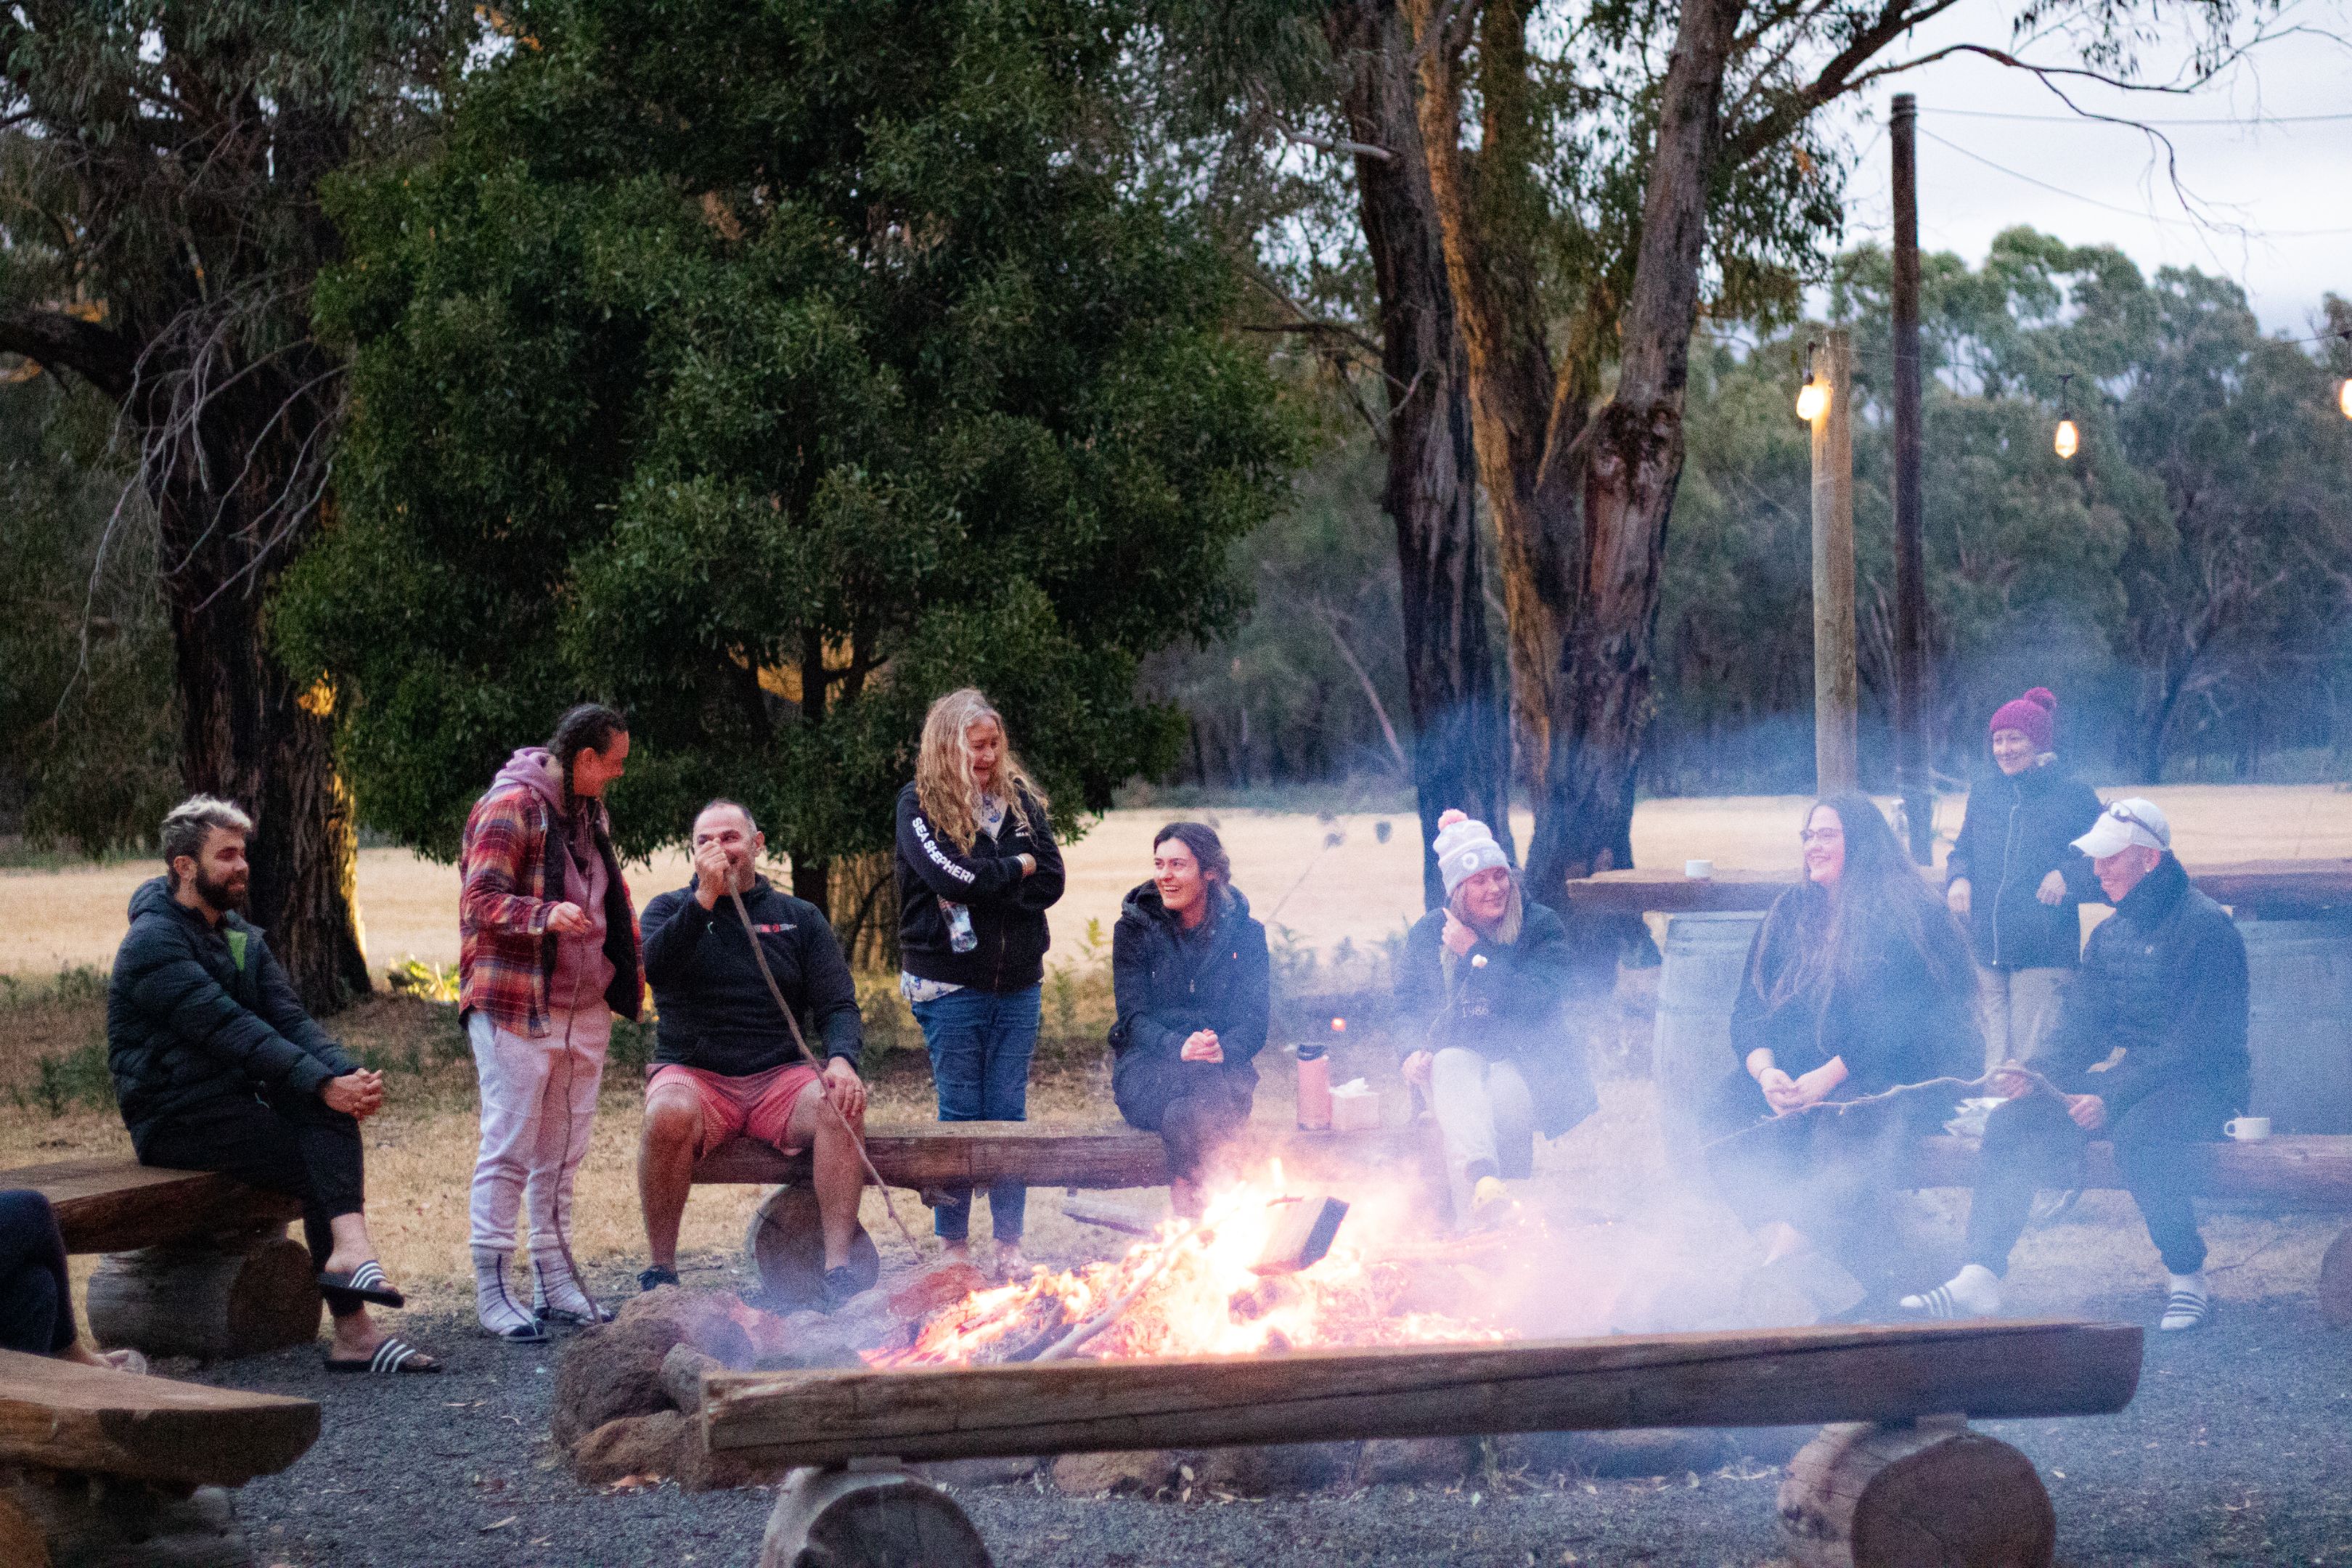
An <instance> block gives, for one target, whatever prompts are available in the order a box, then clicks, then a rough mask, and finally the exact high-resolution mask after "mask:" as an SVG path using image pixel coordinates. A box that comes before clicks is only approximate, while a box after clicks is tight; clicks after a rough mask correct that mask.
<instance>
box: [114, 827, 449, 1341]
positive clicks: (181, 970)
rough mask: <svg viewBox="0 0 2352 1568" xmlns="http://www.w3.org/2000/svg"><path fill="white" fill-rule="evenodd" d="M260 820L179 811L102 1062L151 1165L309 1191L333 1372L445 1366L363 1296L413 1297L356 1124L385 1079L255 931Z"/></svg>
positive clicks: (313, 1251)
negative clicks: (379, 1253) (386, 1242)
mask: <svg viewBox="0 0 2352 1568" xmlns="http://www.w3.org/2000/svg"><path fill="white" fill-rule="evenodd" d="M252 834H253V819H252V818H250V817H248V816H246V814H245V813H244V812H243V811H241V810H239V809H238V808H237V807H236V806H235V805H232V804H230V803H229V802H227V801H225V800H216V799H215V798H214V797H212V796H210V795H192V796H190V797H189V798H188V799H186V800H184V801H182V802H181V803H180V804H179V805H176V806H174V807H173V808H172V812H171V815H170V816H166V817H164V819H163V834H162V839H163V860H164V864H165V865H166V866H167V867H168V868H169V869H168V871H167V872H166V874H165V875H163V876H161V877H157V878H154V879H152V880H150V881H147V882H145V883H142V884H141V886H140V888H139V890H138V891H137V892H135V893H133V894H132V895H131V931H130V934H129V935H127V936H125V937H124V938H123V939H122V945H121V947H120V948H119V949H117V950H116V952H115V955H114V973H113V976H112V978H111V979H110V981H109V982H108V985H107V994H106V1044H107V1065H108V1067H109V1068H110V1069H112V1072H113V1075H114V1089H115V1096H116V1098H117V1099H118V1100H120V1101H121V1107H122V1120H123V1123H124V1125H125V1126H126V1127H128V1128H129V1129H130V1132H131V1148H132V1149H133V1150H135V1151H136V1152H137V1153H138V1155H139V1163H141V1164H142V1165H161V1166H165V1167H168V1168H172V1169H175V1170H184V1171H217V1172H220V1173H224V1174H226V1175H232V1176H235V1177H236V1178H238V1179H239V1180H240V1181H245V1182H249V1183H251V1184H253V1185H255V1186H257V1187H260V1188H263V1189H265V1190H267V1191H269V1192H277V1193H284V1194H289V1196H292V1197H294V1198H297V1199H299V1200H300V1202H301V1205H302V1228H303V1234H304V1239H305V1240H306V1241H307V1242H308V1243H309V1244H310V1258H311V1262H312V1265H313V1266H314V1267H315V1268H317V1269H318V1270H319V1289H320V1293H321V1294H322V1295H324V1296H325V1297H326V1300H327V1309H328V1310H329V1311H330V1312H331V1313H332V1314H333V1316H334V1324H335V1327H334V1343H333V1346H332V1348H331V1349H330V1350H329V1352H327V1365H328V1366H329V1367H330V1368H331V1369H332V1370H334V1371H337V1372H377V1373H396V1372H438V1371H440V1370H441V1363H439V1362H438V1361H436V1360H435V1359H434V1358H433V1357H432V1356H429V1355H427V1354H425V1352H423V1351H421V1350H419V1349H417V1348H416V1347H415V1345H412V1344H410V1343H409V1342H407V1341H405V1340H403V1339H400V1338H398V1337H396V1336H394V1335H390V1334H386V1333H384V1332H383V1331H382V1330H380V1329H379V1328H377V1327H376V1325H375V1324H374V1322H373V1321H371V1320H370V1318H369V1317H368V1310H367V1309H368V1305H369V1304H370V1303H373V1304H375V1305H377V1306H383V1307H399V1306H402V1305H404V1304H405V1303H404V1300H403V1299H402V1297H401V1294H400V1292H399V1291H398V1290H396V1289H394V1288H393V1286H392V1283H391V1281H389V1280H388V1279H385V1278H384V1274H383V1268H382V1266H381V1265H380V1264H379V1263H378V1262H377V1261H376V1249H375V1243H374V1242H373V1240H372V1239H371V1238H370V1237H369V1236H368V1226H367V1216H366V1215H365V1213H364V1210H363V1205H364V1198H363V1188H364V1178H363V1175H362V1158H361V1152H360V1123H361V1121H364V1120H365V1119H366V1118H368V1117H370V1116H373V1115H374V1114H375V1113H376V1112H377V1111H378V1110H382V1109H383V1076H382V1075H381V1074H378V1073H373V1072H369V1071H367V1070H366V1069H364V1068H362V1067H361V1066H360V1064H359V1063H358V1062H356V1061H354V1060H352V1058H351V1057H350V1055H349V1054H348V1053H346V1052H345V1051H344V1050H343V1048H342V1047H341V1046H340V1045H337V1044H336V1043H335V1041H334V1040H333V1039H331V1037H329V1036H328V1034H327V1032H326V1031H325V1030H324V1029H321V1028H320V1026H318V1024H317V1022H316V1021H315V1020H313V1019H312V1018H311V1017H310V1015H309V1014H308V1013H306V1012H305V1011H303V1008H302V1004H301V1001H300V1000H299V998H298V997H297V996H296V995H295V994H294V987H293V984H292V983H291V982H290V981H289V980H288V979H287V977H286V971H285V970H284V969H282V968H280V967H279V966H278V960H277V958H276V957H275V956H274V955H273V954H272V953H271V952H270V951H269V946H268V943H267V942H264V941H263V940H262V935H261V931H260V930H259V929H258V928H257V927H255V926H253V925H250V924H248V923H247V921H246V919H245V917H244V916H243V915H242V914H240V913H239V912H238V911H239V910H241V909H242V908H243V907H244V905H245V899H246V890H247V883H248V881H249V872H248V870H247V865H246V858H245V849H246V841H247V839H248V838H249V837H252Z"/></svg>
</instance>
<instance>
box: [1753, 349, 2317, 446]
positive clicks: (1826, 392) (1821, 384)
mask: <svg viewBox="0 0 2352 1568" xmlns="http://www.w3.org/2000/svg"><path fill="white" fill-rule="evenodd" d="M1819 346H1820V345H1819V344H1817V343H1815V342H1813V340H1811V338H1808V339H1806V340H1805V384H1804V385H1802V386H1801V387H1799V388H1798V389H1797V417H1798V418H1800V419H1801V420H1803V421H1804V422H1805V423H1806V424H1808V425H1811V424H1812V423H1813V422H1814V421H1815V420H1817V419H1819V418H1820V417H1821V416H1822V414H1823V413H1824V412H1825V411H1827V409H1828V408H1829V405H1830V388H1829V383H1827V382H1825V381H1823V380H1822V378H1821V377H1820V376H1819V375H1818V374H1815V373H1814V370H1813V350H1814V349H1815V348H1817V347H1819ZM2347 396H2352V393H2347Z"/></svg>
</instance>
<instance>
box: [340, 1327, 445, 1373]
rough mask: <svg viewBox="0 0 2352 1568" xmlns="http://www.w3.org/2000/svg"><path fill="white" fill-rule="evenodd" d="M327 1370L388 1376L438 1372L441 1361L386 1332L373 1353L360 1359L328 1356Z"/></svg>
mask: <svg viewBox="0 0 2352 1568" xmlns="http://www.w3.org/2000/svg"><path fill="white" fill-rule="evenodd" d="M327 1370H328V1371H329V1372H373V1373H383V1374H384V1375H385V1376H387V1377H388V1376H390V1375H392V1374H393V1373H404V1372H439V1371H440V1370H441V1362H440V1359H439V1358H438V1357H436V1356H431V1355H427V1354H426V1353H425V1352H423V1351H421V1350H418V1349H417V1348H416V1347H415V1345H413V1344H410V1343H409V1342H407V1341H406V1340H404V1339H402V1338H401V1337H400V1336H399V1335H397V1334H386V1335H384V1337H383V1343H382V1344H379V1345H378V1346H376V1347H375V1353H374V1354H373V1355H372V1356H368V1357H366V1358H365V1359H363V1360H361V1361H342V1360H338V1359H337V1358H336V1357H334V1356H329V1357H328V1358H327Z"/></svg>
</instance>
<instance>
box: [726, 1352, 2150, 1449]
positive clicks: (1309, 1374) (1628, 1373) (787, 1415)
mask: <svg viewBox="0 0 2352 1568" xmlns="http://www.w3.org/2000/svg"><path fill="white" fill-rule="evenodd" d="M2139 1360H2140V1331H2139V1330H2138V1329H2137V1328H2136V1327H2131V1326H2128V1325H2124V1324H2116V1323H2079V1322H2063V1321H2021V1322H2013V1323H1999V1324H1971V1325H1968V1326H1952V1325H1944V1324H1931V1325H1919V1326H1904V1327H1895V1328H1835V1329H1792V1330H1786V1331H1779V1332H1771V1333H1735V1334H1661V1335H1651V1336H1624V1337H1621V1338H1614V1339H1605V1340H1567V1341H1550V1342H1519V1343H1509V1344H1477V1345H1433V1346H1429V1347H1426V1348H1414V1349H1395V1348H1379V1349H1370V1350H1351V1351H1312V1350H1308V1351H1300V1352H1296V1353H1293V1354H1290V1355H1285V1356H1274V1357H1236V1356H1226V1357H1211V1356H1188V1357H1176V1358H1170V1359H1166V1360H1145V1361H1124V1362H1100V1363H1091V1362H1075V1361H1074V1362H1056V1363H1043V1364H1035V1363H1033V1364H1028V1365H998V1366H988V1367H977V1368H959V1369H954V1370H944V1369H931V1368H925V1369H921V1370H903V1371H902V1370H890V1371H874V1370H867V1371H863V1372H860V1371H849V1370H844V1371H828V1372H802V1373H769V1374H761V1373H725V1374H714V1375H712V1376H711V1377H709V1378H708V1379H707V1380H706V1382H705V1384H704V1401H703V1417H702V1418H703V1428H704V1435H705V1440H706V1441H707V1442H708V1444H709V1447H710V1448H711V1449H712V1451H713V1452H728V1451H734V1450H744V1451H746V1452H747V1454H749V1453H756V1455H757V1457H758V1458H760V1459H761V1461H763V1462H767V1463H779V1464H781V1463H790V1464H809V1465H824V1464H837V1463H840V1462H843V1461H845V1460H848V1459H853V1458H866V1457H872V1456H877V1455H888V1456H893V1457H896V1458H901V1459H910V1460H911V1459H946V1458H977V1457H986V1456H1005V1455H1030V1454H1063V1453H1083V1452H1091V1451H1095V1450H1101V1449H1117V1448H1133V1447H1139V1446H1151V1447H1217V1446H1223V1445H1228V1444H1237V1443H1294V1442H1310V1441H1323V1440H1328V1439H1333V1438H1362V1437H1422V1436H1478V1435H1482V1434H1487V1433H1501V1432H1538V1431H1574V1430H1586V1431H1599V1430H1611V1429H1617V1428H1623V1427H1637V1426H1790V1425H1795V1424H1802V1423H1811V1422H1818V1421H1829V1420H1856V1419H1860V1420H1870V1421H1892V1420H1906V1419H1911V1418H1915V1417H1917V1416H1921V1415H1937V1414H1940V1413H1944V1412H1951V1411H1960V1412H1965V1413H1967V1414H1969V1415H1979V1416H1998V1417H2016V1416H2043V1415H2094V1414H2105V1413H2106V1412H2110V1411H2115V1410H2120V1409H2122V1408H2123V1406H2124V1405H2126V1404H2127V1403H2129V1401H2130V1399H2131V1396H2132V1394H2133V1391H2134V1390H2135V1389H2136V1388H2137V1384H2138V1380H2139Z"/></svg>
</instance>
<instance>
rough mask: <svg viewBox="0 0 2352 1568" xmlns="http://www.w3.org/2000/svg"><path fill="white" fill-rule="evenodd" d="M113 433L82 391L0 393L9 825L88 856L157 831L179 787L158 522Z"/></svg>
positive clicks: (4, 782)
mask: <svg viewBox="0 0 2352 1568" xmlns="http://www.w3.org/2000/svg"><path fill="white" fill-rule="evenodd" d="M109 429H110V413H109V410H108V409H107V408H106V406H105V405H104V402H103V400H102V399H100V397H99V396H98V395H96V394H94V393H93V392H91V391H90V390H89V388H88V387H87V386H86V385H82V384H79V383H76V384H67V383H65V382H63V381H61V380H60V378H58V376H56V375H54V374H38V373H35V374H32V375H31V377H30V379H28V380H22V381H17V382H14V383H10V384H0V513H5V515H6V517H7V519H8V522H7V526H6V527H5V529H0V826H5V825H7V824H8V823H9V820H10V819H11V818H14V819H15V823H16V826H20V827H21V830H22V831H23V832H24V833H25V835H26V838H27V839H28V840H29V841H30V842H32V843H34V844H36V845H40V846H44V847H51V846H71V847H74V848H77V849H79V851H81V852H82V853H84V854H92V855H94V854H100V853H102V852H104V851H106V850H108V849H110V848H114V847H123V846H128V845H131V844H136V843H138V842H140V841H141V840H142V839H143V838H145V837H147V836H149V835H151V834H152V833H153V831H154V829H155V825H156V824H157V823H158V822H160V821H162V820H163V812H164V811H165V810H166V809H167V808H168V806H169V803H170V801H171V799H172V798H173V787H174V785H176V784H177V783H178V778H177V776H176V773H175V771H174V767H173V763H174V761H175V758H176V755H177V736H176V733H175V731H176V728H177V723H178V719H177V714H176V711H175V710H174V708H173V702H172V647H171V631H170V627H169V626H168V625H167V624H166V623H165V620H164V616H163V604H162V601H161V598H160V596H159V595H157V594H156V592H155V576H154V570H155V559H154V558H155V535H154V524H153V517H152V512H151V511H150V510H148V508H147V505H146V502H145V498H144V497H143V496H140V495H137V494H131V495H129V496H127V497H126V495H125V486H126V483H127V481H128V478H129V476H128V475H127V474H125V473H124V472H123V471H122V468H121V464H120V462H119V461H118V460H117V459H116V455H115V454H113V453H112V452H111V451H110V447H109V445H108V434H109ZM118 507H119V508H120V510H118Z"/></svg>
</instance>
